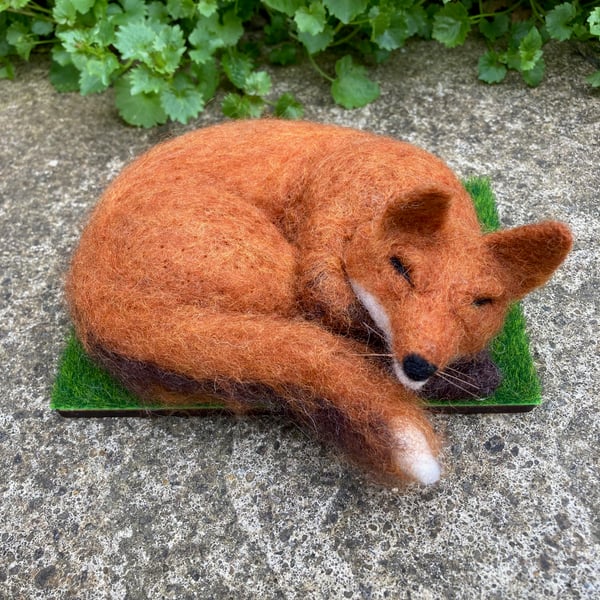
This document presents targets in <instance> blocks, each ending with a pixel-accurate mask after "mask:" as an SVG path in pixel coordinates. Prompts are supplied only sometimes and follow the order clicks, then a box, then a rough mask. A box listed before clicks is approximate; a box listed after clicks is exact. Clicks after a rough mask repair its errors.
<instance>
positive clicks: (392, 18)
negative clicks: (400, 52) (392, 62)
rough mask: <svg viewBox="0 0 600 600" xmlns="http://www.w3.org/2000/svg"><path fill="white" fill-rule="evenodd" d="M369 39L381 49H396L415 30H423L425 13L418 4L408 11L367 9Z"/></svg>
mask: <svg viewBox="0 0 600 600" xmlns="http://www.w3.org/2000/svg"><path fill="white" fill-rule="evenodd" d="M369 17H370V21H369V23H370V25H371V41H372V42H373V43H375V44H377V46H378V47H379V48H380V49H382V50H389V51H391V50H396V49H397V48H401V47H402V46H404V43H405V42H406V40H407V39H408V38H409V37H411V36H413V35H415V34H416V33H417V32H423V30H424V26H425V25H426V19H427V16H426V13H425V11H424V10H423V9H422V8H421V7H420V6H415V7H412V8H411V10H410V11H406V10H403V9H400V10H395V11H394V12H390V10H380V8H379V7H373V8H372V9H371V10H370V11H369Z"/></svg>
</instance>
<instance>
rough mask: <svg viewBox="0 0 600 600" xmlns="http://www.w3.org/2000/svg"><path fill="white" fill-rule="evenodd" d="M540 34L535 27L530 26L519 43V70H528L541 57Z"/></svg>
mask: <svg viewBox="0 0 600 600" xmlns="http://www.w3.org/2000/svg"><path fill="white" fill-rule="evenodd" d="M542 54H543V53H542V36H541V35H540V32H539V31H538V29H537V27H532V28H531V29H530V30H529V33H528V34H527V35H526V36H525V37H524V38H523V39H522V40H521V43H520V44H519V56H520V58H521V65H520V69H519V70H520V71H530V70H531V69H533V68H534V67H535V66H536V64H537V62H538V61H539V60H540V58H541V57H542Z"/></svg>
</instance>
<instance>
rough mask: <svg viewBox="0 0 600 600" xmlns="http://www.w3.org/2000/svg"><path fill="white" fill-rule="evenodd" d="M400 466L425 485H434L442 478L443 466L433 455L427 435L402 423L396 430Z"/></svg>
mask: <svg viewBox="0 0 600 600" xmlns="http://www.w3.org/2000/svg"><path fill="white" fill-rule="evenodd" d="M395 438H396V443H397V450H396V452H395V461H396V464H397V465H398V467H399V468H400V469H401V470H402V471H403V472H404V473H406V474H407V475H408V476H410V477H411V478H412V479H415V480H416V481H418V482H419V483H421V484H423V485H433V484H434V483H437V482H438V481H439V480H440V476H441V473H442V468H441V467H440V464H439V462H438V461H437V460H436V458H435V456H434V455H433V453H432V451H431V448H430V447H429V444H428V443H427V440H426V439H425V436H424V435H423V434H422V433H421V432H420V431H419V430H418V429H416V428H414V427H411V426H406V425H402V426H400V427H398V428H397V429H396V431H395Z"/></svg>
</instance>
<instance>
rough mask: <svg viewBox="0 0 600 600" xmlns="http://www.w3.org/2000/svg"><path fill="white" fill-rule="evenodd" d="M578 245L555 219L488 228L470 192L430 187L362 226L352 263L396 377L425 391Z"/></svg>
mask: <svg viewBox="0 0 600 600" xmlns="http://www.w3.org/2000/svg"><path fill="white" fill-rule="evenodd" d="M571 245H572V237H571V233H570V231H569V229H568V228H567V227H566V226H565V225H563V224H562V223H559V222H555V221H545V222H541V223H537V224H533V225H525V226H521V227H516V228H514V229H508V230H503V231H497V232H493V233H487V234H484V233H482V232H481V229H480V226H479V224H478V221H477V217H476V215H475V212H474V209H473V206H472V203H471V200H470V198H468V196H467V193H466V191H465V192H464V193H463V192H462V191H459V190H457V189H454V188H448V189H446V188H443V187H424V188H421V189H415V190H412V191H411V192H409V193H406V194H405V195H404V197H402V198H398V199H396V200H395V201H394V202H392V203H391V204H388V205H387V206H386V207H385V208H384V209H382V211H381V213H380V214H379V215H378V216H377V217H376V218H375V219H373V220H371V221H370V222H368V223H364V224H363V225H362V226H361V227H359V228H358V229H357V231H356V232H355V235H354V236H353V238H352V239H351V240H350V242H349V243H348V245H347V247H346V252H345V256H344V265H345V269H346V273H347V276H348V278H349V281H350V285H351V286H352V289H353V291H354V294H355V295H356V297H357V298H358V300H359V301H360V303H361V304H362V305H363V306H364V308H365V309H366V310H367V311H368V312H369V314H370V316H371V318H372V319H373V321H374V322H375V324H376V325H377V326H378V328H379V329H380V330H381V331H382V332H383V334H384V336H385V338H386V341H387V344H388V346H389V349H390V352H391V353H392V355H393V368H394V371H395V374H396V376H397V377H398V379H399V380H400V381H401V382H402V383H403V384H404V385H405V386H407V387H409V388H411V389H413V390H418V389H420V388H421V387H422V386H423V385H424V384H425V383H426V382H427V380H428V379H429V378H430V377H431V376H432V375H433V374H435V373H436V372H437V371H440V370H443V369H444V367H445V366H446V365H448V364H449V363H451V362H454V361H455V360H457V359H459V358H462V357H465V356H470V355H473V354H476V353H477V352H479V351H480V350H482V349H483V348H484V347H485V346H486V345H487V344H488V342H489V341H490V339H491V338H492V337H493V336H494V335H495V334H496V333H497V332H498V331H499V330H500V329H501V327H502V325H503V323H504V319H505V316H506V313H507V310H508V308H509V306H510V304H511V303H512V302H514V301H516V300H519V299H520V298H522V297H523V296H524V295H525V294H527V293H528V292H530V291H531V290H533V289H535V288H537V287H539V286H541V285H543V284H544V283H545V282H546V281H548V279H549V278H550V276H551V275H552V273H553V272H554V271H555V270H556V269H557V267H558V266H559V265H560V264H561V263H562V261H563V260H564V258H565V257H566V255H567V253H568V252H569V250H570V248H571Z"/></svg>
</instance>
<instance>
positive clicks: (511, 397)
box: [50, 178, 541, 416]
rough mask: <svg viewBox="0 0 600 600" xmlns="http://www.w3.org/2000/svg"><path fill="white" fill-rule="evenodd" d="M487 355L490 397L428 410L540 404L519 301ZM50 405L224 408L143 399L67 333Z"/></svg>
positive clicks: (491, 206) (119, 410)
mask: <svg viewBox="0 0 600 600" xmlns="http://www.w3.org/2000/svg"><path fill="white" fill-rule="evenodd" d="M465 186H466V188H467V190H468V191H469V193H470V194H471V196H472V197H473V201H474V203H475V206H476V208H477V212H478V214H479V217H480V220H481V222H482V224H483V227H484V229H485V230H486V231H492V230H494V229H498V227H499V226H500V223H499V219H498V213H497V212H496V204H495V200H494V195H493V193H492V190H491V188H490V185H489V182H488V181H487V180H486V179H481V178H476V179H471V180H469V181H467V182H466V183H465ZM491 353H492V356H493V358H494V361H495V362H496V364H497V365H498V367H499V368H500V370H501V371H502V374H503V381H502V384H501V386H500V387H499V388H498V389H497V390H496V392H495V393H494V395H493V396H491V397H489V398H485V399H483V400H480V399H476V400H474V399H468V398H465V399H464V400H460V401H452V402H447V401H430V402H429V406H430V407H431V408H432V410H444V411H451V412H522V411H527V410H531V409H532V408H533V407H534V406H537V405H538V404H540V402H541V387H540V382H539V379H538V377H537V374H536V371H535V367H534V364H533V360H532V358H531V353H530V351H529V340H528V338H527V333H526V331H525V319H524V317H523V312H522V310H521V307H520V306H519V305H515V306H513V307H512V309H511V311H510V313H509V315H508V318H507V320H506V324H505V326H504V329H503V330H502V332H501V333H500V334H499V335H498V336H497V338H496V339H495V340H494V341H493V342H492V345H491ZM50 406H51V408H53V409H55V410H57V411H59V412H60V413H61V414H63V415H65V416H102V415H105V416H111V415H137V414H156V413H158V414H161V413H166V414H180V413H183V414H197V413H201V412H205V411H206V410H214V409H218V408H222V407H221V406H220V405H219V404H218V401H216V400H215V399H214V398H212V399H209V398H207V399H206V402H202V403H198V404H193V405H190V406H186V407H180V408H178V409H177V410H176V411H174V410H173V409H165V407H164V406H161V405H159V404H156V405H153V404H148V403H141V402H140V401H139V400H137V399H136V398H135V397H134V396H132V395H131V394H130V393H129V392H127V391H126V390H124V389H123V387H122V386H121V385H120V384H118V383H117V382H116V381H115V380H114V379H113V378H112V377H111V376H110V375H108V374H107V373H106V372H104V371H103V370H101V369H100V368H98V367H97V366H96V365H95V364H94V363H92V361H90V359H89V358H88V357H87V355H86V354H85V352H84V350H83V348H82V346H81V344H80V343H79V342H78V340H77V339H76V338H75V336H74V335H71V336H70V337H69V340H68V342H67V347H66V349H65V351H64V354H63V356H62V358H61V361H60V365H59V369H58V375H57V378H56V381H55V384H54V389H53V391H52V400H51V403H50Z"/></svg>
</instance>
